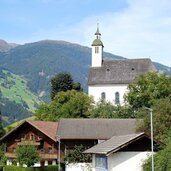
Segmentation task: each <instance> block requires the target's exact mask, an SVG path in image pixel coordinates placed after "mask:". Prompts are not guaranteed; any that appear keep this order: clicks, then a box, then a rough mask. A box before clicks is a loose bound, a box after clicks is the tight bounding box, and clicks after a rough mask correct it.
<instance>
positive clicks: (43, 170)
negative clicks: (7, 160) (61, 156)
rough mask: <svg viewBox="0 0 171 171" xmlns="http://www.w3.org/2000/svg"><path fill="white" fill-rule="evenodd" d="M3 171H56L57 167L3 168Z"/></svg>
mask: <svg viewBox="0 0 171 171" xmlns="http://www.w3.org/2000/svg"><path fill="white" fill-rule="evenodd" d="M5 171H58V166H57V165H49V166H44V167H18V166H5ZM62 171H63V169H62Z"/></svg>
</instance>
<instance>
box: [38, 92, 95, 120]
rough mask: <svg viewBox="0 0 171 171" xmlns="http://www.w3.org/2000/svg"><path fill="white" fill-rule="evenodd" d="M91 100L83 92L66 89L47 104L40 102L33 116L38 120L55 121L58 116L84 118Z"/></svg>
mask: <svg viewBox="0 0 171 171" xmlns="http://www.w3.org/2000/svg"><path fill="white" fill-rule="evenodd" d="M92 105H93V100H92V98H91V97H89V96H88V95H87V94H85V93H84V92H78V91H76V90H68V91H66V92H63V91H61V92H59V93H58V94H57V95H56V96H55V98H54V99H53V101H51V102H50V103H49V104H42V105H41V106H40V107H39V108H38V109H37V110H36V111H35V116H36V118H37V119H40V120H50V121H56V120H58V119H59V118H86V117H88V116H89V111H90V110H91V108H92Z"/></svg>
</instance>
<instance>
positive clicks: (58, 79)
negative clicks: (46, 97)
mask: <svg viewBox="0 0 171 171" xmlns="http://www.w3.org/2000/svg"><path fill="white" fill-rule="evenodd" d="M72 86H73V79H72V76H71V75H70V74H69V73H65V72H63V73H59V74H57V75H55V76H54V77H53V78H52V79H51V99H52V100H53V99H54V97H55V95H56V94H57V93H58V92H60V91H67V90H71V89H72Z"/></svg>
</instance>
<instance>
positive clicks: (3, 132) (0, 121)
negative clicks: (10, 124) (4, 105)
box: [0, 111, 5, 137]
mask: <svg viewBox="0 0 171 171" xmlns="http://www.w3.org/2000/svg"><path fill="white" fill-rule="evenodd" d="M4 134H5V131H4V129H3V127H2V113H1V111H0V137H2V136H3V135H4Z"/></svg>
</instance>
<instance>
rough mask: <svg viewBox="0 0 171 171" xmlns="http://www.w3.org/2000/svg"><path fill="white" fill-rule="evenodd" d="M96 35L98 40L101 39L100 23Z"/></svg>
mask: <svg viewBox="0 0 171 171" xmlns="http://www.w3.org/2000/svg"><path fill="white" fill-rule="evenodd" d="M95 35H96V36H97V39H100V36H101V33H100V31H99V23H97V31H96V33H95Z"/></svg>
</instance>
